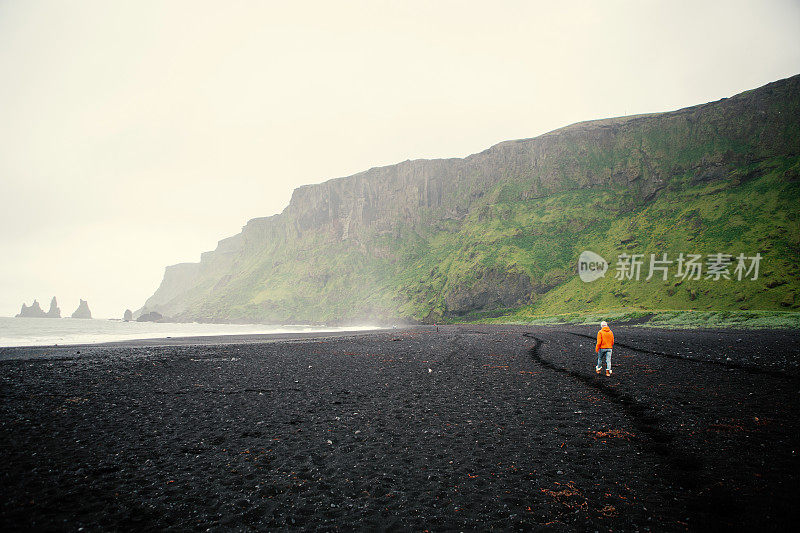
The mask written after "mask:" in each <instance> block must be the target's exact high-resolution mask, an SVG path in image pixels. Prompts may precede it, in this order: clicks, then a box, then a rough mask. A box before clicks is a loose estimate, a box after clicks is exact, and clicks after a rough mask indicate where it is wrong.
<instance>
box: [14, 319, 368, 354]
mask: <svg viewBox="0 0 800 533" xmlns="http://www.w3.org/2000/svg"><path fill="white" fill-rule="evenodd" d="M369 329H376V328H375V327H374V326H351V327H324V326H322V327H320V326H308V325H286V326H270V325H265V324H197V323H187V324H161V323H156V322H123V321H121V320H103V319H93V320H81V319H73V318H6V317H0V347H9V346H53V345H55V344H58V345H59V346H60V345H69V344H95V343H100V342H116V341H127V340H136V339H155V338H164V337H204V336H215V335H248V334H275V333H307V332H311V333H314V332H320V333H322V332H338V331H364V330H369Z"/></svg>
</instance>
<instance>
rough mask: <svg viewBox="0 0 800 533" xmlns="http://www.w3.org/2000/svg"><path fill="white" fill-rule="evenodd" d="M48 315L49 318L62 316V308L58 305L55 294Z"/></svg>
mask: <svg viewBox="0 0 800 533" xmlns="http://www.w3.org/2000/svg"><path fill="white" fill-rule="evenodd" d="M46 316H47V318H61V308H60V307H58V302H57V301H56V297H55V296H53V299H52V300H50V310H49V311H47V314H46Z"/></svg>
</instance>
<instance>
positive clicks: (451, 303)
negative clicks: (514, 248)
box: [445, 269, 533, 315]
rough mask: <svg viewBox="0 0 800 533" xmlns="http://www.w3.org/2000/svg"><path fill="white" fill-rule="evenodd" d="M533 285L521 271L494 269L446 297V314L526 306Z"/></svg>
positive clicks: (459, 286) (459, 287)
mask: <svg viewBox="0 0 800 533" xmlns="http://www.w3.org/2000/svg"><path fill="white" fill-rule="evenodd" d="M532 291H533V285H532V284H531V279H530V278H529V277H528V276H527V275H526V274H524V273H522V272H503V271H500V270H496V269H491V270H487V271H485V272H482V273H481V274H480V275H479V276H478V277H477V279H475V280H474V282H473V283H469V284H468V283H464V284H460V285H458V286H457V288H456V289H455V290H454V291H453V292H450V293H449V294H446V295H445V305H447V311H448V313H449V314H455V315H462V314H465V313H468V312H470V311H474V310H476V309H496V308H501V307H511V306H513V305H521V304H524V303H526V301H527V300H528V298H529V296H530V294H531V292H532Z"/></svg>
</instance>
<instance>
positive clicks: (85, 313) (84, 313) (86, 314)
mask: <svg viewBox="0 0 800 533" xmlns="http://www.w3.org/2000/svg"><path fill="white" fill-rule="evenodd" d="M72 318H92V312H91V311H89V304H88V303H87V302H86V300H81V303H80V305H78V308H77V309H76V310H75V312H74V313H72Z"/></svg>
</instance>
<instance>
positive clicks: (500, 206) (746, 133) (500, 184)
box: [144, 76, 800, 322]
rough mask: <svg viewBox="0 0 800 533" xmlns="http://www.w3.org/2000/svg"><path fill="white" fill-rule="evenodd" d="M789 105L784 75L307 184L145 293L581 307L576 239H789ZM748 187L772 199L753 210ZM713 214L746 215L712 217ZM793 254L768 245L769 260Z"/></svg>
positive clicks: (183, 313)
mask: <svg viewBox="0 0 800 533" xmlns="http://www.w3.org/2000/svg"><path fill="white" fill-rule="evenodd" d="M798 116H800V76H794V77H792V78H788V79H785V80H781V81H778V82H774V83H771V84H769V85H766V86H764V87H762V88H759V89H755V90H752V91H747V92H745V93H742V94H740V95H737V96H734V97H731V98H727V99H723V100H720V101H717V102H713V103H708V104H703V105H698V106H695V107H690V108H686V109H682V110H679V111H674V112H669V113H658V114H649V115H639V116H632V117H622V118H615V119H605V120H597V121H591V122H583V123H578V124H574V125H571V126H567V127H565V128H561V129H559V130H555V131H553V132H550V133H547V134H544V135H541V136H539V137H535V138H531V139H522V140H516V141H507V142H503V143H500V144H498V145H495V146H493V147H491V148H489V149H487V150H485V151H483V152H480V153H478V154H474V155H471V156H468V157H466V158H463V159H441V160H415V161H404V162H402V163H398V164H396V165H390V166H386V167H379V168H373V169H370V170H367V171H365V172H361V173H358V174H355V175H352V176H348V177H344V178H338V179H333V180H329V181H326V182H324V183H320V184H315V185H306V186H303V187H300V188H298V189H296V190H295V191H294V193H293V195H292V198H291V201H290V203H289V205H288V206H287V207H286V209H284V211H283V212H282V213H281V214H279V215H274V216H270V217H264V218H257V219H253V220H250V221H249V222H248V223H247V224H246V225H245V226H244V227H243V229H242V231H241V233H239V234H237V235H234V236H232V237H229V238H227V239H223V240H222V241H220V242H219V244H218V246H217V248H216V249H215V250H214V251H212V252H206V253H203V254H202V256H201V260H200V262H199V263H183V264H179V265H173V266H170V267H167V269H166V271H165V275H164V279H163V281H162V283H161V285H160V287H159V288H158V290H157V291H156V292H155V294H153V296H151V297H150V298H149V299H148V300H147V301H146V302H145V305H144V308H146V309H148V310H150V311H158V312H160V313H162V314H165V315H168V316H171V317H175V318H176V319H178V320H206V321H231V320H232V321H252V320H259V321H272V320H277V321H287V320H301V321H312V322H317V321H331V320H339V321H347V320H358V319H378V320H394V319H397V318H412V319H418V320H435V319H437V317H438V318H442V317H445V318H446V317H459V316H465V315H469V314H470V313H476V312H478V313H480V312H494V311H498V312H502V311H503V310H508V309H511V308H520V307H523V306H528V307H530V308H531V309H532V310H536V309H539V310H545V311H552V310H558V308H559V305H560V306H561V307H570V308H574V307H575V305H576V303H577V304H578V307H591V306H593V305H597V304H598V303H600V302H601V300H603V297H595V296H593V294H594V292H592V291H594V290H595V289H592V288H591V286H581V285H580V284H579V282H578V284H576V283H575V276H574V264H573V263H574V260H575V259H576V258H577V254H578V253H580V249H581V247H587V246H594V248H598V247H599V248H601V249H606V250H607V253H612V252H614V251H617V250H618V249H619V248H620V246H621V244H622V242H621V241H625V240H627V242H626V243H624V248H625V249H627V250H633V251H638V250H641V252H642V253H645V252H648V251H650V250H651V249H652V250H653V251H657V250H655V249H654V246H660V247H661V248H665V247H666V248H669V249H673V248H675V247H676V246H678V245H679V244H680V243H681V242H683V243H686V242H693V243H695V244H696V245H698V246H700V247H701V248H703V249H704V250H705V249H706V248H708V250H709V253H710V251H711V250H712V248H714V247H715V246H716V247H727V249H731V250H732V249H733V248H736V247H738V248H742V249H743V251H748V253H750V250H751V249H753V253H755V248H758V247H759V246H760V244H759V240H758V236H757V235H756V232H757V231H758V229H759V228H761V227H762V226H763V227H764V228H766V230H767V232H768V233H769V235H770V239H771V241H770V247H771V248H772V250H773V251H775V250H782V249H785V248H787V247H789V248H791V247H792V246H795V245H796V243H795V242H794V241H795V240H796V238H794V237H792V236H791V235H786V234H784V233H783V232H781V231H780V230H778V231H776V228H781V227H784V226H786V227H785V229H789V228H790V227H793V226H792V224H795V225H796V218H794V217H796V213H797V207H796V203H797V202H796V201H792V200H796V199H797V197H798V194H797V177H796V176H797V174H798V170H797V169H798V159H797V158H798V156H800V134H799V132H798V129H799V126H798V118H797V117H798ZM753 187H755V189H756V190H751V189H752V188H753ZM776 187H777V189H776ZM709 191H711V192H709ZM778 193H780V194H778ZM775 194H778V196H777V197H774V196H775ZM722 196H726V197H727V198H728V200H729V202H733V203H732V204H730V205H733V206H736V205H740V208H738V209H736V208H735V209H734V210H733V211H731V212H730V214H731V216H734V217H735V218H734V219H730V218H724V216H723V215H726V214H727V213H728V208H729V207H730V205H728V206H724V207H721V208H718V209H717V211H716V212H715V211H714V210H713V209H709V205H711V204H713V203H714V202H715V201H716V199H718V198H721V197H722ZM737 202H740V204H737ZM762 204H763V205H764V206H768V208H769V209H772V210H777V211H778V212H779V213H781V216H780V217H778V218H777V219H775V218H774V217H773V219H768V218H767V217H768V216H769V214H768V213H767V212H763V211H758V206H760V205H762ZM742 206H743V207H746V208H747V209H748V210H747V211H746V212H745V211H743V210H742V209H741V207H742ZM753 208H755V209H756V210H755V211H752V209H753ZM648 214H649V215H652V216H653V217H655V220H649V221H648V220H645V217H646V216H648ZM729 222H731V223H733V225H734V226H735V227H737V228H744V227H745V226H747V227H749V228H750V229H749V230H745V229H740V230H737V231H735V232H733V233H731V232H728V234H726V233H725V232H724V231H723V230H722V229H721V226H723V225H725V224H726V223H729ZM654 223H655V226H654ZM782 224H784V226H782ZM669 230H673V231H672V232H670V231H669ZM749 232H750V233H749ZM689 237H691V238H689ZM681 239H683V240H681ZM686 239H689V240H688V241H687V240H686ZM793 239H794V240H793ZM762 240H763V239H762ZM631 244H632V245H633V246H631ZM744 248H747V250H744ZM795 262H796V260H795V259H792V258H786V257H779V256H778V255H777V254H776V255H775V258H774V261H773V262H772V263H771V265H772V266H771V268H770V269H769V273H768V274H767V277H768V276H770V275H771V276H776V277H781V276H784V274H785V272H787V271H788V269H790V268H793V267H794V265H795ZM762 283H766V282H765V281H763V280H762ZM794 283H796V282H794ZM594 287H595V288H597V287H604V285H603V282H601V283H598V284H597V285H595V286H594ZM784 288H785V287H784ZM605 289H608V287H605ZM767 289H768V287H765V286H763V285H762V284H761V283H755V284H751V285H750V286H747V287H746V289H741V288H740V290H739V292H741V290H744V291H745V293H743V294H738V296H739V297H742V298H743V300H738V302H742V301H745V302H747V303H749V304H752V305H755V306H757V307H759V308H776V307H778V306H780V298H778V296H781V298H783V294H780V295H778V294H769V291H768V290H767ZM790 289H792V290H795V287H794V286H792V287H790ZM637 291H638V289H636V288H632V290H629V291H628V292H627V293H626V294H625V296H617V297H615V298H614V301H613V303H617V304H619V303H623V304H629V305H634V304H635V305H638V304H641V305H644V306H647V305H651V306H652V305H654V304H656V303H658V304H659V305H662V306H666V305H674V306H675V307H676V308H688V307H693V306H697V305H702V306H705V305H712V306H713V305H717V306H720V307H721V308H729V307H741V304H740V303H735V300H734V298H732V297H731V296H730V291H726V290H725V289H722V288H721V286H719V287H714V286H712V287H710V288H709V287H706V286H701V287H699V288H697V289H696V290H695V293H697V292H698V291H699V292H700V294H703V299H704V301H703V302H695V301H694V300H687V299H686V298H685V295H683V294H681V295H678V296H677V297H676V296H675V294H671V295H670V294H668V288H666V287H664V288H659V289H658V291H660V292H659V293H658V294H657V295H656V296H652V295H650V296H648V294H649V293H645V292H643V291H642V292H641V294H639V292H637ZM703 291H705V292H703ZM650 292H652V291H650ZM676 292H680V291H676ZM717 296H721V299H720V298H717ZM576 299H577V300H578V301H577V302H576V301H575V300H576ZM587 300H588V301H587ZM570 301H572V303H570ZM794 301H795V299H793V300H792V305H793V302H794ZM586 304H589V305H586ZM784 307H786V306H784Z"/></svg>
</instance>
